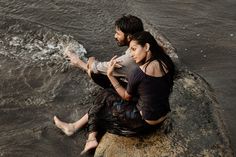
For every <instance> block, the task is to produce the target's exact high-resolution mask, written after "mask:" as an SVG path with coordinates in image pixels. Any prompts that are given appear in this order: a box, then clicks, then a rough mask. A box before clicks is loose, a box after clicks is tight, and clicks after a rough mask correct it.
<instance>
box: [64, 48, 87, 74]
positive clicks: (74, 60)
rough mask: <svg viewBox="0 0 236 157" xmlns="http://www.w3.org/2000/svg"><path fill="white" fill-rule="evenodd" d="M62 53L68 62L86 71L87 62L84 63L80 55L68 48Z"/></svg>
mask: <svg viewBox="0 0 236 157" xmlns="http://www.w3.org/2000/svg"><path fill="white" fill-rule="evenodd" d="M64 55H65V56H66V58H67V59H69V60H70V64H71V65H73V66H76V67H79V68H81V69H82V70H84V71H87V70H88V69H87V64H86V63H84V62H83V61H82V60H81V59H80V57H79V56H78V55H77V54H76V53H75V52H74V51H73V50H69V49H68V48H67V49H66V50H65V52H64Z"/></svg>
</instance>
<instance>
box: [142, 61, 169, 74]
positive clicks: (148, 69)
mask: <svg viewBox="0 0 236 157" xmlns="http://www.w3.org/2000/svg"><path fill="white" fill-rule="evenodd" d="M141 70H142V71H143V72H144V73H145V74H146V75H148V76H152V77H162V76H164V75H165V74H166V73H168V71H167V69H166V68H165V65H163V70H164V71H165V73H163V71H162V69H161V66H160V63H159V62H158V61H157V60H155V61H152V62H150V63H149V64H148V66H145V65H144V66H142V67H141Z"/></svg>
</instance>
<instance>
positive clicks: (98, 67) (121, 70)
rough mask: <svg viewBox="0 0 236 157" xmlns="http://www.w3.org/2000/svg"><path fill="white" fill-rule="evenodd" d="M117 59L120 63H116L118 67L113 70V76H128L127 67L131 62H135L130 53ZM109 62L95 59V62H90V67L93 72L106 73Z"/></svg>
mask: <svg viewBox="0 0 236 157" xmlns="http://www.w3.org/2000/svg"><path fill="white" fill-rule="evenodd" d="M116 61H117V63H118V64H116V69H115V70H114V72H113V76H123V77H124V76H126V70H127V67H128V66H130V65H131V64H135V63H134V61H133V59H132V58H131V56H130V54H129V53H126V54H124V55H122V56H120V57H118V58H116ZM108 64H109V62H99V61H97V60H94V61H93V62H90V64H89V66H88V67H89V69H91V71H92V72H93V73H100V74H104V75H106V74H107V68H108Z"/></svg>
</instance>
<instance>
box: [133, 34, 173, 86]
mask: <svg viewBox="0 0 236 157" xmlns="http://www.w3.org/2000/svg"><path fill="white" fill-rule="evenodd" d="M130 39H131V40H133V41H136V42H137V44H138V45H141V46H142V47H144V46H145V44H146V43H148V44H149V45H150V48H149V50H150V52H151V57H150V58H149V59H148V60H147V61H146V58H144V62H142V64H144V63H147V64H146V67H145V70H146V68H147V66H148V64H149V63H151V62H152V61H154V60H157V61H158V63H159V64H160V69H161V72H162V73H164V74H166V72H165V70H164V69H167V70H168V73H169V74H170V76H171V79H170V81H171V82H170V83H171V85H173V78H174V74H175V66H174V63H173V61H172V60H171V58H170V57H169V56H168V55H167V54H166V53H165V51H164V49H163V48H162V47H161V46H160V45H159V44H158V43H157V41H156V40H155V38H154V37H153V36H152V35H151V34H150V33H149V32H147V31H143V32H138V33H135V34H133V35H132V36H131V37H130Z"/></svg>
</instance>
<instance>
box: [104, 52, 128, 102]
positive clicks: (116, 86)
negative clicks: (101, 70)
mask: <svg viewBox="0 0 236 157" xmlns="http://www.w3.org/2000/svg"><path fill="white" fill-rule="evenodd" d="M115 58H116V56H115V57H113V58H112V59H111V60H110V62H109V64H108V68H107V77H108V78H109V80H110V81H111V84H112V85H113V87H114V89H115V90H116V91H117V93H118V94H119V95H120V97H121V98H122V99H124V100H130V98H131V95H129V94H128V93H127V91H126V90H125V88H123V87H122V86H121V85H120V83H119V82H118V80H117V79H116V78H115V77H114V76H113V75H112V72H113V71H114V68H115V66H116V64H118V63H117V61H116V60H115Z"/></svg>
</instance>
